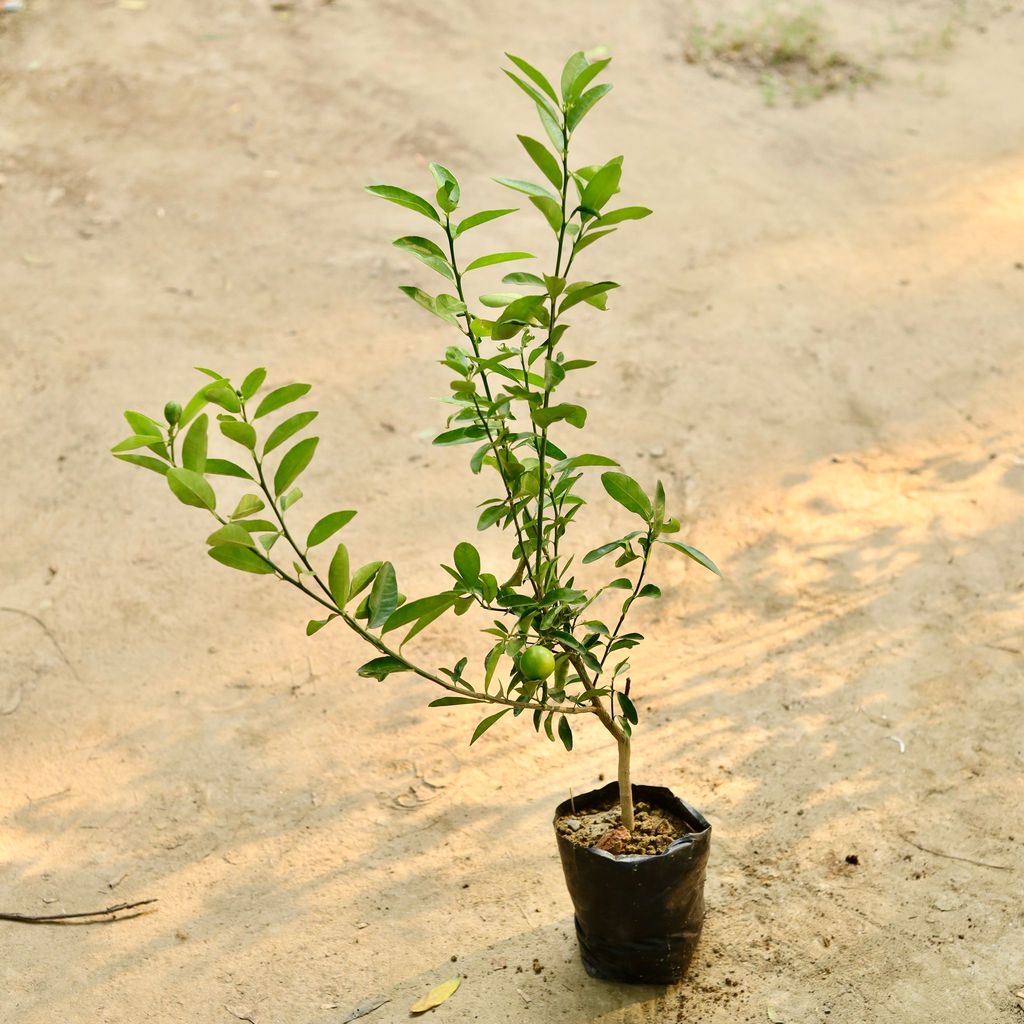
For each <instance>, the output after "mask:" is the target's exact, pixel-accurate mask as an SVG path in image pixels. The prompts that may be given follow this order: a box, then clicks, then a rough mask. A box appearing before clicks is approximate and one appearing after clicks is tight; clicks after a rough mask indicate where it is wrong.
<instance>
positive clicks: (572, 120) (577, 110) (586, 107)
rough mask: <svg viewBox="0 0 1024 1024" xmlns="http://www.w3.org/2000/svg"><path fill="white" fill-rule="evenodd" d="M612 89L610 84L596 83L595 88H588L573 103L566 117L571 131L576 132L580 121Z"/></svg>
mask: <svg viewBox="0 0 1024 1024" xmlns="http://www.w3.org/2000/svg"><path fill="white" fill-rule="evenodd" d="M611 91H612V87H611V85H610V84H606V85H595V86H594V88H593V89H588V90H587V92H585V93H584V94H583V95H582V96H581V97H580V98H579V99H578V100H577V101H576V102H575V103H574V104H573V107H572V110H570V111H569V113H568V114H567V115H566V117H565V126H566V128H568V129H569V132H570V133H572V132H574V131H575V130H576V129H577V128H578V127H579V123H580V121H582V120H583V118H584V117H586V116H587V114H589V113H590V110H591V108H592V107H593V106H594V104H595V103H597V101H598V100H599V99H601V98H602V97H604V96H607V95H608V93H610V92H611Z"/></svg>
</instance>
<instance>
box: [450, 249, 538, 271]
mask: <svg viewBox="0 0 1024 1024" xmlns="http://www.w3.org/2000/svg"><path fill="white" fill-rule="evenodd" d="M535 258H536V257H535V256H534V255H533V253H532V252H493V253H491V254H490V256H481V257H479V259H475V260H473V262H472V263H470V265H469V266H468V267H466V269H465V270H464V271H463V273H464V274H468V273H469V272H470V271H471V270H479V269H480V268H481V267H490V266H493V265H494V264H495V263H509V262H510V261H512V260H532V259H535Z"/></svg>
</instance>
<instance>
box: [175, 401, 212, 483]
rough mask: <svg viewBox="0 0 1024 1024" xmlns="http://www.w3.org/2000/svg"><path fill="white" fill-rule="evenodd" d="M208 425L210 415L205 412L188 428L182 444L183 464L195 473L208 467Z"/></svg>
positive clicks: (201, 471)
mask: <svg viewBox="0 0 1024 1024" xmlns="http://www.w3.org/2000/svg"><path fill="white" fill-rule="evenodd" d="M208 426H209V417H207V415H206V413H205V412H204V413H203V415H202V416H198V417H196V420H195V422H194V423H193V424H192V426H191V427H189V428H188V433H187V434H186V435H185V440H184V442H183V443H182V446H181V464H182V465H183V466H184V467H185V468H186V469H191V470H192V471H193V472H195V473H203V472H204V471H205V469H206V450H207V445H208V443H209V440H208V435H207V427H208Z"/></svg>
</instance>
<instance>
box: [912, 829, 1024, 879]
mask: <svg viewBox="0 0 1024 1024" xmlns="http://www.w3.org/2000/svg"><path fill="white" fill-rule="evenodd" d="M900 839H902V840H903V841H904V842H905V843H910V845H911V846H913V847H916V848H917V849H918V850H921V851H922V852H923V853H930V854H932V856H934V857H945V859H946V860H958V861H960V862H961V863H963V864H973V865H974V866H975V867H978V868H992V870H993V871H1013V868H1011V867H1009V866H1008V865H1006V864H989V863H988V862H986V861H983V860H972V859H971V858H970V857H958V856H957V855H956V854H955V853H943V852H942V850H933V849H932V848H931V847H929V846H922V845H921V844H920V843H915V842H914V840H913V839H911V838H910V837H909V836H905V835H903V834H902V833H901V834H900Z"/></svg>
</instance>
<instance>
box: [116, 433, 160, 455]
mask: <svg viewBox="0 0 1024 1024" xmlns="http://www.w3.org/2000/svg"><path fill="white" fill-rule="evenodd" d="M162 443H163V438H162V437H157V436H156V435H155V434H132V436H131V437H126V438H125V439H124V440H123V441H119V442H118V443H117V444H115V445H114V447H113V448H111V449H110V450H111V451H112V452H113V453H114V454H115V455H116V454H117V453H118V452H128V451H131V450H132V449H133V448H149V447H151V446H152V445H153V444H162Z"/></svg>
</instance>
